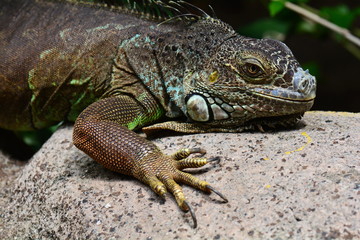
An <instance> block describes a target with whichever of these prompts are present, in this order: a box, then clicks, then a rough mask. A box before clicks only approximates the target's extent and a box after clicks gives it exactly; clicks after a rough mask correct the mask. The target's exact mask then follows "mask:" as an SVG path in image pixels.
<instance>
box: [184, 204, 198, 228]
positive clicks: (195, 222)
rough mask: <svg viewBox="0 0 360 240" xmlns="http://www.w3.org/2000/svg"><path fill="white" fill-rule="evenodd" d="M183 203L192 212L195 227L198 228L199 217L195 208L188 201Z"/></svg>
mask: <svg viewBox="0 0 360 240" xmlns="http://www.w3.org/2000/svg"><path fill="white" fill-rule="evenodd" d="M183 204H184V205H185V206H186V207H187V208H188V209H189V212H190V214H191V218H192V219H193V222H194V228H197V219H196V215H195V211H194V209H192V207H191V206H190V205H189V204H188V203H187V202H186V201H184V202H183Z"/></svg>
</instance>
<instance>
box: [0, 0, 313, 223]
mask: <svg viewBox="0 0 360 240" xmlns="http://www.w3.org/2000/svg"><path fill="white" fill-rule="evenodd" d="M72 2H74V1H72ZM0 10H1V11H0V56H1V58H0V67H1V68H0V69H1V72H0V81H1V85H0V113H1V114H0V127H2V128H7V129H14V130H27V129H38V128H42V127H46V126H50V125H51V124H54V123H57V122H60V121H62V120H69V121H75V126H74V135H73V141H74V144H75V146H77V147H78V148H79V149H81V150H82V151H84V152H85V153H87V154H88V155H89V156H90V157H92V158H93V159H94V160H96V161H97V162H99V163H101V164H103V165H104V166H105V167H107V168H109V169H111V170H114V171H117V172H120V173H123V174H127V175H131V176H134V177H136V178H137V179H139V180H140V181H142V182H144V183H146V184H148V185H149V186H150V187H151V188H152V189H153V190H154V191H155V192H156V193H158V194H159V195H161V196H164V194H165V193H166V191H170V192H171V193H172V194H173V195H174V196H175V198H176V201H177V203H178V205H179V207H180V208H181V209H183V210H184V211H187V210H190V211H191V214H192V216H193V219H194V222H195V224H194V225H195V226H196V218H195V214H194V212H193V211H192V209H191V207H190V206H189V204H188V203H187V202H186V200H185V196H184V194H183V192H182V189H181V187H180V186H179V185H178V184H177V182H182V183H185V184H188V185H191V186H193V187H195V188H198V189H201V190H203V191H205V192H211V191H212V192H215V193H217V194H218V195H219V196H220V197H222V198H223V199H224V200H225V201H226V198H225V197H223V196H222V195H221V194H220V193H218V192H217V191H216V190H214V189H213V188H212V187H211V186H210V185H209V183H207V182H205V181H202V180H199V179H197V178H195V177H193V176H191V175H190V174H187V173H184V172H182V171H181V170H182V169H183V168H187V167H200V166H203V165H205V164H206V163H208V162H209V161H211V160H208V159H205V158H192V159H189V158H187V157H188V156H189V155H190V154H192V153H204V150H201V149H183V150H180V151H179V152H178V153H176V154H174V155H172V156H167V155H164V154H163V153H162V152H161V151H160V150H159V149H158V148H157V147H156V146H155V145H154V144H153V143H151V142H150V141H148V140H146V139H144V138H142V137H140V136H138V135H137V134H136V133H134V132H133V131H132V130H136V129H140V128H143V127H144V128H143V130H144V131H145V132H147V133H151V132H152V131H157V130H163V129H169V130H174V131H179V132H185V133H198V132H210V131H218V132H240V131H243V130H244V129H252V128H254V127H257V128H259V129H260V130H262V126H270V127H276V126H278V125H283V126H289V125H293V124H295V123H296V122H297V120H298V119H299V118H300V117H301V116H302V114H303V113H304V112H305V111H307V110H309V109H310V108H311V106H312V104H313V100H314V98H315V88H316V83H315V79H314V77H312V76H311V75H310V74H309V73H308V72H307V71H304V70H303V69H302V68H301V67H300V65H299V63H298V62H297V61H296V60H295V58H294V56H293V54H292V53H291V51H290V50H289V49H288V48H287V46H285V44H283V43H281V42H278V41H275V40H268V39H260V40H258V39H252V38H247V37H243V36H239V35H238V34H236V33H235V31H234V30H233V29H232V28H231V27H230V26H228V25H227V24H225V23H223V22H221V21H220V20H218V19H214V18H211V17H209V16H206V15H205V16H202V17H195V18H194V19H192V20H189V19H184V18H183V17H177V18H174V19H173V20H171V19H170V20H168V21H165V22H162V23H161V24H158V22H156V21H153V20H145V19H144V17H145V16H142V18H141V16H139V15H141V13H139V12H138V13H137V14H135V15H129V14H126V13H125V12H127V11H125V10H124V9H122V10H121V9H118V10H113V11H109V10H108V8H107V7H106V6H105V7H104V6H102V7H98V6H96V7H94V5H93V4H82V3H78V4H74V3H68V2H65V1H50V2H48V1H33V0H15V1H10V0H4V1H2V2H1V3H0ZM169 120H170V121H169ZM153 123H155V124H154V125H151V124H153ZM212 160H214V159H212Z"/></svg>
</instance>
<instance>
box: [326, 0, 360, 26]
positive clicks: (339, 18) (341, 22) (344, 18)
mask: <svg viewBox="0 0 360 240" xmlns="http://www.w3.org/2000/svg"><path fill="white" fill-rule="evenodd" d="M321 13H322V15H323V16H325V17H326V18H327V19H328V20H329V21H331V22H333V23H335V24H336V25H338V26H340V27H344V28H349V27H350V26H351V24H352V22H353V20H354V19H355V17H356V12H355V11H351V10H350V9H349V7H348V6H346V5H339V6H335V7H324V8H322V9H321Z"/></svg>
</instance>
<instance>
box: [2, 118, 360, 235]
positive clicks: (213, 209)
mask: <svg viewBox="0 0 360 240" xmlns="http://www.w3.org/2000/svg"><path fill="white" fill-rule="evenodd" d="M304 122H305V123H306V126H305V127H301V128H298V129H295V130H288V131H279V132H267V133H253V132H245V133H239V134H223V133H209V134H196V135H185V136H170V137H164V138H161V139H156V140H155V142H156V143H157V144H158V145H159V146H160V148H162V149H164V151H165V152H166V153H172V152H174V151H176V150H177V149H179V148H183V147H202V148H205V149H207V155H206V156H208V157H213V156H221V162H220V163H219V164H216V163H215V164H210V165H208V166H206V167H203V168H201V169H200V170H188V172H191V173H194V174H195V175H196V176H198V177H200V178H201V179H204V180H206V181H208V182H210V183H212V185H213V186H214V187H215V188H217V189H218V190H219V191H221V192H222V193H223V194H224V195H225V196H227V197H228V199H229V202H228V203H226V204H224V203H222V201H221V199H219V197H217V196H216V195H215V194H210V195H208V194H204V193H202V192H200V191H198V190H194V189H192V188H190V187H188V186H184V191H185V194H186V196H187V199H188V201H189V203H190V204H191V205H192V206H193V208H194V209H195V211H196V215H197V218H198V222H199V223H198V225H199V226H198V228H196V229H193V228H192V220H191V217H190V215H189V213H183V212H182V211H181V210H179V208H178V207H177V205H176V203H175V201H174V200H173V198H172V197H171V196H170V195H169V197H168V198H167V201H165V202H164V201H162V200H161V198H160V197H158V196H157V195H156V194H155V193H153V192H152V191H151V190H150V188H149V187H147V186H145V185H144V184H142V183H140V182H138V181H137V180H134V179H133V178H131V177H126V176H122V175H120V174H117V173H113V172H110V171H108V170H106V169H104V168H103V167H102V166H100V165H99V164H97V163H96V162H94V161H93V160H91V159H90V158H89V157H87V156H86V155H85V154H84V153H82V152H81V151H79V150H77V149H76V148H75V147H74V146H73V144H72V143H71V136H72V127H70V126H68V127H64V128H62V129H60V130H59V131H57V132H56V133H55V134H54V135H53V136H52V137H51V139H50V140H48V142H47V143H46V144H45V145H44V146H43V147H42V148H41V150H40V151H39V152H38V153H36V154H35V155H34V156H33V158H32V159H31V160H30V161H29V162H28V163H27V164H26V165H25V166H19V165H18V164H17V163H16V162H15V161H9V160H8V159H7V158H6V156H3V155H0V160H1V163H0V164H1V166H2V170H1V174H0V177H1V185H0V186H1V187H2V188H1V190H0V194H1V195H0V196H1V197H2V200H1V201H0V204H1V205H0V207H1V210H0V211H1V212H0V238H1V239H25V238H26V239H28V238H31V239H174V238H180V239H190V238H191V239H241V238H246V239H249V238H253V239H335V238H336V239H360V161H359V160H360V114H359V113H354V114H353V113H340V112H309V113H307V114H306V115H305V118H304Z"/></svg>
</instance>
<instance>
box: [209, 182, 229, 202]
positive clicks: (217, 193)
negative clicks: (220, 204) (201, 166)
mask: <svg viewBox="0 0 360 240" xmlns="http://www.w3.org/2000/svg"><path fill="white" fill-rule="evenodd" d="M206 188H208V189H209V190H210V191H212V192H213V193H215V194H216V195H218V196H219V197H221V198H222V199H223V200H224V202H225V203H227V202H229V200H228V199H227V198H226V197H225V196H224V195H223V194H222V193H220V192H219V191H218V190H216V189H215V188H213V187H212V186H210V185H207V186H206Z"/></svg>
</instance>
